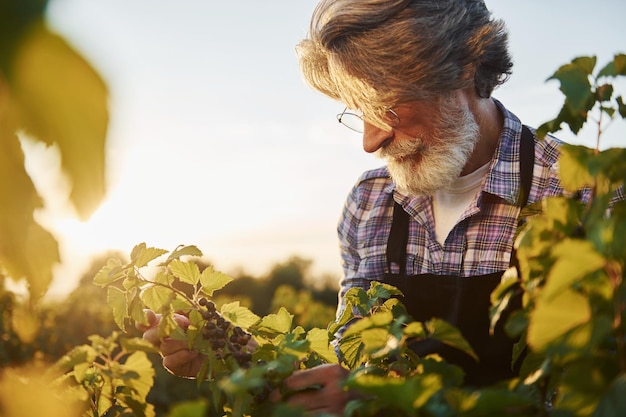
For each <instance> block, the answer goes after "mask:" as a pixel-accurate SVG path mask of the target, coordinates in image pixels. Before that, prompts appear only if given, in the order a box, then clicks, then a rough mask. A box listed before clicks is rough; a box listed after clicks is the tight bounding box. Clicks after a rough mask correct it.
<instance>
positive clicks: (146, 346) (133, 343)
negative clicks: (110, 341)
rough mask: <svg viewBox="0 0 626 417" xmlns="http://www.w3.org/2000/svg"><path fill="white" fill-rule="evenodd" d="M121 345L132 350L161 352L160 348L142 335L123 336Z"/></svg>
mask: <svg viewBox="0 0 626 417" xmlns="http://www.w3.org/2000/svg"><path fill="white" fill-rule="evenodd" d="M120 345H121V346H122V348H124V349H125V350H127V351H130V352H135V351H141V352H152V353H154V352H159V349H158V348H157V347H156V346H154V345H153V344H152V343H150V342H149V341H147V340H146V339H143V338H141V337H132V338H122V339H120Z"/></svg>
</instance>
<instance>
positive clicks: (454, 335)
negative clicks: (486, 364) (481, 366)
mask: <svg viewBox="0 0 626 417" xmlns="http://www.w3.org/2000/svg"><path fill="white" fill-rule="evenodd" d="M425 326H426V329H427V330H428V332H429V335H428V337H429V338H431V339H435V340H439V341H440V342H442V343H445V344H447V345H449V346H452V347H454V348H457V349H459V350H462V351H463V352H465V353H467V354H468V355H470V356H471V357H472V358H474V359H476V360H478V355H476V352H474V349H472V347H471V346H470V344H469V343H468V342H467V340H465V338H464V337H463V335H462V334H461V332H460V331H459V329H457V328H456V327H454V326H453V325H451V324H450V323H448V322H447V321H445V320H442V319H439V318H434V319H432V320H429V321H427V322H426V323H425Z"/></svg>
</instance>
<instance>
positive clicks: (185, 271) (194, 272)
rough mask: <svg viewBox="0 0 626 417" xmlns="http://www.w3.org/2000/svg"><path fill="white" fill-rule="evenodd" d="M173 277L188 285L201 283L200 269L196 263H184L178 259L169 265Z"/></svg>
mask: <svg viewBox="0 0 626 417" xmlns="http://www.w3.org/2000/svg"><path fill="white" fill-rule="evenodd" d="M169 268H170V271H171V272H172V275H174V276H175V277H177V278H178V279H180V280H181V281H182V282H185V283H187V284H191V285H194V286H195V285H196V284H197V283H198V282H200V268H198V265H197V264H195V263H194V262H183V261H181V260H178V259H174V260H173V261H172V262H170V264H169Z"/></svg>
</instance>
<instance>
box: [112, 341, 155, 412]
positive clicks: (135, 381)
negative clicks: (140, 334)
mask: <svg viewBox="0 0 626 417" xmlns="http://www.w3.org/2000/svg"><path fill="white" fill-rule="evenodd" d="M120 368H121V370H122V371H124V372H132V373H134V374H135V375H136V377H134V378H132V379H127V380H125V381H124V384H125V385H126V386H128V387H130V388H132V389H134V390H135V391H136V392H137V394H138V395H139V398H141V399H143V400H144V403H145V399H146V397H147V396H148V393H149V392H150V388H152V385H154V375H155V371H154V367H153V366H152V362H151V361H150V359H148V356H147V355H146V353H145V352H141V351H137V352H134V353H132V354H131V355H130V356H129V357H128V358H127V359H126V361H125V362H124V364H123V365H120Z"/></svg>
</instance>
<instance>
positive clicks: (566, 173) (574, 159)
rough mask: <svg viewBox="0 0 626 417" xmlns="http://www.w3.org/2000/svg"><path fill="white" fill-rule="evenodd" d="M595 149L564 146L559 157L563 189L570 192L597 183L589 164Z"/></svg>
mask: <svg viewBox="0 0 626 417" xmlns="http://www.w3.org/2000/svg"><path fill="white" fill-rule="evenodd" d="M593 152H594V151H593V149H590V148H588V147H585V146H576V145H564V146H563V147H561V154H560V156H559V178H560V179H561V183H562V184H563V188H565V189H566V190H567V191H570V192H572V193H573V192H576V191H577V190H579V189H581V188H583V187H585V186H590V185H593V184H594V183H595V179H594V177H593V175H592V174H591V173H590V172H589V168H588V163H589V160H590V159H591V158H592V157H593Z"/></svg>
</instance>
